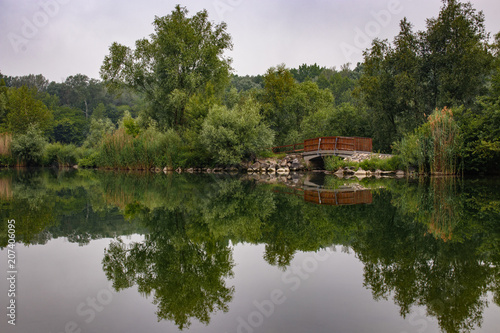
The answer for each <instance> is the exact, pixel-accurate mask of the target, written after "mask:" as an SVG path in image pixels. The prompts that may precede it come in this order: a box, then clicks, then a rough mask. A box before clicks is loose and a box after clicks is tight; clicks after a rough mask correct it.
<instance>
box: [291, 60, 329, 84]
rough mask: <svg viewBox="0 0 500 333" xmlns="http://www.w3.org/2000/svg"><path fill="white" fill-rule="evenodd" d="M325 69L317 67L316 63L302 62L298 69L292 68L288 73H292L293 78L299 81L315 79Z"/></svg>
mask: <svg viewBox="0 0 500 333" xmlns="http://www.w3.org/2000/svg"><path fill="white" fill-rule="evenodd" d="M325 69H326V68H325V67H319V65H318V64H316V63H315V64H314V65H307V64H302V65H300V66H299V68H298V69H296V68H292V69H291V70H290V73H292V75H293V77H294V78H295V80H297V81H298V82H300V83H301V82H304V81H308V80H310V81H312V80H315V79H317V78H318V76H319V75H320V74H321V72H322V71H323V70H325Z"/></svg>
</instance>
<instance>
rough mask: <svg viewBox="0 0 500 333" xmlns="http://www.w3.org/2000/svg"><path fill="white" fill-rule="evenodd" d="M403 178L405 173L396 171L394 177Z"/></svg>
mask: <svg viewBox="0 0 500 333" xmlns="http://www.w3.org/2000/svg"><path fill="white" fill-rule="evenodd" d="M404 176H405V172H404V171H403V170H398V171H396V177H398V178H402V177H404Z"/></svg>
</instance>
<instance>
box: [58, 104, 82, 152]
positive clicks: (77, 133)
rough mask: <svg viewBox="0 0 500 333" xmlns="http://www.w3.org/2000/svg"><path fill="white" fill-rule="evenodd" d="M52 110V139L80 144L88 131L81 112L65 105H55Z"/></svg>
mask: <svg viewBox="0 0 500 333" xmlns="http://www.w3.org/2000/svg"><path fill="white" fill-rule="evenodd" d="M53 112H54V127H53V139H54V141H56V142H60V143H64V144H70V143H73V144H76V145H81V144H82V143H83V142H84V140H85V138H86V136H87V134H88V133H87V132H88V123H87V121H86V119H85V116H84V114H83V113H81V111H80V110H78V109H75V108H70V107H67V106H61V107H56V108H55V110H54V111H53Z"/></svg>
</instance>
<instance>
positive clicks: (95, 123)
mask: <svg viewBox="0 0 500 333" xmlns="http://www.w3.org/2000/svg"><path fill="white" fill-rule="evenodd" d="M115 129H116V127H115V125H114V124H113V122H112V121H111V120H110V119H109V118H104V119H91V121H90V132H89V135H88V137H87V139H86V140H85V143H84V146H85V147H94V148H95V147H97V146H98V145H99V144H100V143H101V142H102V140H103V138H104V137H105V135H106V134H112V133H113V131H114V130H115Z"/></svg>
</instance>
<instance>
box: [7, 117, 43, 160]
mask: <svg viewBox="0 0 500 333" xmlns="http://www.w3.org/2000/svg"><path fill="white" fill-rule="evenodd" d="M46 146H47V140H46V139H45V138H44V137H43V135H42V132H41V131H40V130H39V129H38V126H36V125H31V126H29V128H28V130H27V131H26V134H21V135H18V136H15V137H14V138H13V139H12V145H11V151H12V155H13V157H14V158H15V159H17V161H18V163H20V164H24V165H26V166H35V165H41V163H42V158H43V154H44V152H45V147H46Z"/></svg>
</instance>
